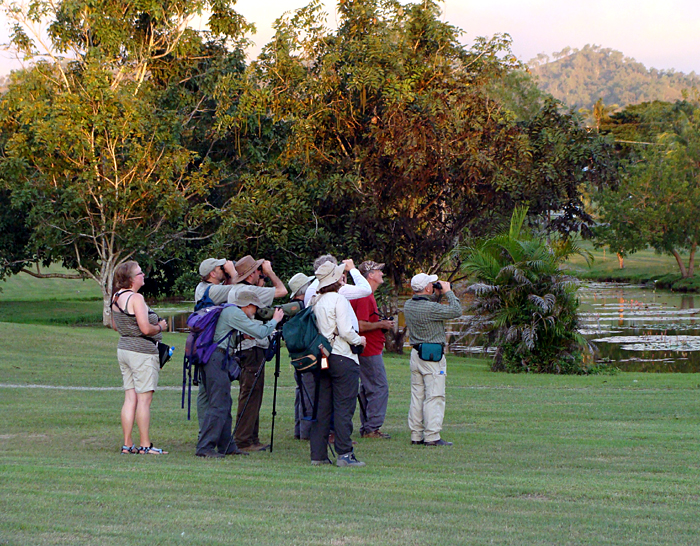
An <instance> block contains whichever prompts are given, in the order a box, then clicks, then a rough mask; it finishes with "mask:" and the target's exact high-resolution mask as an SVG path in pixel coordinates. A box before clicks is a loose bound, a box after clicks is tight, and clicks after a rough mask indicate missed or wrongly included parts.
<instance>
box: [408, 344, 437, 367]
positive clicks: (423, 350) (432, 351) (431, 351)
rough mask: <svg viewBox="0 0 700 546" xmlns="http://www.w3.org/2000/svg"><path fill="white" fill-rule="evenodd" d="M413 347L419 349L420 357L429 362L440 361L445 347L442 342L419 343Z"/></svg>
mask: <svg viewBox="0 0 700 546" xmlns="http://www.w3.org/2000/svg"><path fill="white" fill-rule="evenodd" d="M413 348H414V349H415V350H416V351H418V358H420V359H421V360H427V361H428V362H440V360H442V355H443V354H444V349H445V348H444V347H443V345H442V343H419V344H418V345H414V346H413Z"/></svg>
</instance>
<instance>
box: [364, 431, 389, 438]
mask: <svg viewBox="0 0 700 546" xmlns="http://www.w3.org/2000/svg"><path fill="white" fill-rule="evenodd" d="M360 437H361V438H380V439H382V440H390V439H391V436H390V435H389V434H386V433H385V432H382V431H381V430H373V431H372V432H363V433H362V434H360Z"/></svg>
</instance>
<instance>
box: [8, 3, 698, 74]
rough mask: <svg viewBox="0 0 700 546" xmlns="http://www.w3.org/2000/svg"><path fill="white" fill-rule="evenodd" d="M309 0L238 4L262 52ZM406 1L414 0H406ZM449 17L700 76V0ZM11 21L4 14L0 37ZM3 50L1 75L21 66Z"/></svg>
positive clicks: (498, 8) (479, 6) (453, 11)
mask: <svg viewBox="0 0 700 546" xmlns="http://www.w3.org/2000/svg"><path fill="white" fill-rule="evenodd" d="M307 3H308V0H238V2H236V4H235V9H236V10H237V11H238V12H239V13H241V14H242V15H243V16H244V17H246V19H247V20H248V21H249V22H253V23H255V25H256V27H257V29H258V34H257V35H256V36H254V37H253V40H254V41H255V42H256V48H255V49H254V50H253V51H251V52H250V53H251V55H252V56H255V55H256V54H257V52H259V50H260V48H261V47H262V46H263V45H264V44H265V43H266V42H267V41H269V39H270V38H271V36H272V28H271V25H272V22H273V21H274V20H275V19H276V18H277V17H279V16H280V15H281V14H282V13H284V12H285V11H289V10H294V9H297V8H299V7H301V6H304V5H306V4H307ZM325 3H326V6H327V11H328V24H329V25H330V26H335V21H336V15H335V6H336V2H335V0H325ZM403 3H407V2H403ZM441 6H442V8H443V19H444V20H445V21H448V22H449V23H451V24H453V25H455V26H457V27H459V28H461V29H462V30H463V31H464V32H465V34H464V36H463V37H462V40H463V42H464V43H465V44H467V45H468V44H470V43H471V41H472V40H473V39H474V38H475V37H477V36H488V37H490V36H492V35H493V34H495V33H508V34H510V35H511V37H512V39H513V53H515V55H516V56H517V57H518V58H519V59H520V60H522V61H528V60H530V59H531V58H533V57H535V56H536V55H537V54H538V53H545V54H547V55H550V56H551V54H552V53H553V52H555V51H560V50H562V49H563V48H564V47H566V46H570V47H572V48H579V49H580V48H582V47H583V46H584V45H586V44H596V45H599V46H602V47H605V48H610V49H616V50H618V51H621V52H622V53H623V54H624V55H625V56H627V57H632V58H634V59H636V60H637V61H639V62H641V63H642V64H644V65H645V66H646V67H647V68H651V67H654V68H658V69H666V70H667V69H675V70H676V71H679V72H685V73H686V74H687V73H690V72H693V71H694V72H695V73H696V74H700V0H665V1H661V0H636V1H633V0H588V1H587V2H582V1H581V0H491V1H489V0H446V1H444V2H441ZM6 41H7V21H6V19H5V18H4V16H0V42H6ZM11 58H12V56H11V55H10V54H9V53H8V52H2V53H0V74H6V73H7V72H9V70H10V69H12V68H14V67H17V66H19V65H18V64H17V63H16V62H15V63H14V64H13V62H12V61H11Z"/></svg>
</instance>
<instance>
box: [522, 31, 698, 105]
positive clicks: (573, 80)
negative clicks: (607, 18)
mask: <svg viewBox="0 0 700 546" xmlns="http://www.w3.org/2000/svg"><path fill="white" fill-rule="evenodd" d="M528 65H529V68H530V71H531V73H532V74H533V75H534V76H536V77H537V79H538V85H539V87H540V89H542V90H543V91H546V92H547V93H549V94H551V95H553V96H554V97H555V98H557V99H559V100H560V101H562V102H563V103H564V104H566V105H568V106H572V107H574V108H588V109H592V108H593V105H594V104H595V102H596V101H597V100H598V99H600V98H602V99H603V103H604V104H617V105H618V106H620V107H624V106H626V105H628V104H639V103H641V102H647V101H654V100H662V101H675V100H678V99H681V98H683V95H682V94H683V91H691V90H692V89H693V88H694V89H696V90H700V76H698V75H697V74H695V72H691V73H690V74H683V73H682V72H675V71H674V70H657V69H655V68H651V69H647V68H646V67H645V66H644V65H643V64H642V63H639V62H637V61H635V60H634V59H632V58H630V57H625V56H624V55H623V54H622V53H621V52H619V51H615V50H614V49H605V48H602V47H600V46H597V45H586V46H585V47H584V48H583V49H580V50H579V49H572V48H570V47H566V48H564V49H563V50H562V51H560V52H558V53H553V54H552V58H551V59H550V58H549V57H548V56H547V55H543V54H540V55H538V56H537V57H536V58H535V59H532V60H531V61H530V62H529V63H528Z"/></svg>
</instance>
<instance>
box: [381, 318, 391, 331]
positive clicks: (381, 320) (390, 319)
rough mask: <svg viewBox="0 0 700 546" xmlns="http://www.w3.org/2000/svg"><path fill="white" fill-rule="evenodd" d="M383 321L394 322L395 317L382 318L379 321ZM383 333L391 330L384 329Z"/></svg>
mask: <svg viewBox="0 0 700 546" xmlns="http://www.w3.org/2000/svg"><path fill="white" fill-rule="evenodd" d="M382 320H394V317H380V318H379V321H380V322H381V321H382ZM381 330H382V332H388V331H389V330H388V329H387V328H382V329H381Z"/></svg>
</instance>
